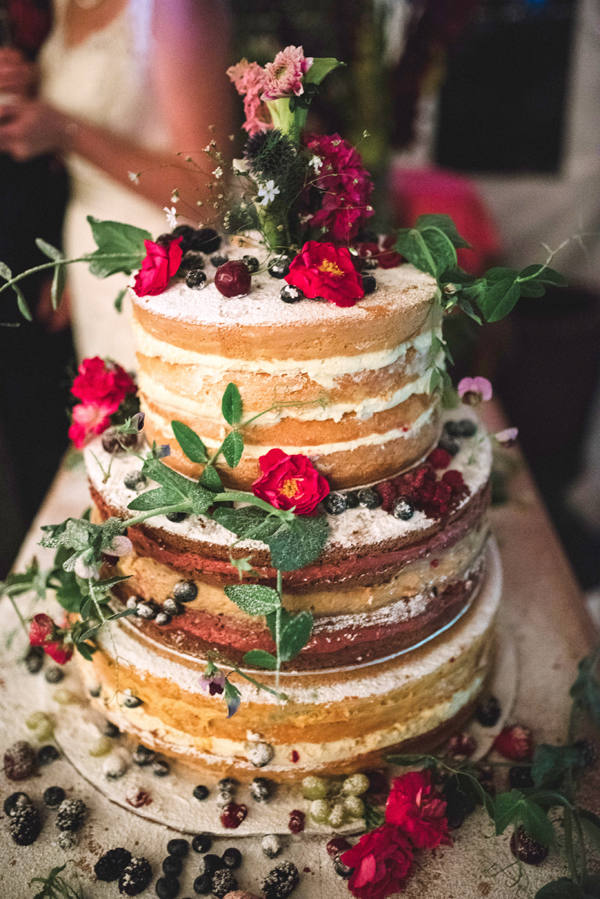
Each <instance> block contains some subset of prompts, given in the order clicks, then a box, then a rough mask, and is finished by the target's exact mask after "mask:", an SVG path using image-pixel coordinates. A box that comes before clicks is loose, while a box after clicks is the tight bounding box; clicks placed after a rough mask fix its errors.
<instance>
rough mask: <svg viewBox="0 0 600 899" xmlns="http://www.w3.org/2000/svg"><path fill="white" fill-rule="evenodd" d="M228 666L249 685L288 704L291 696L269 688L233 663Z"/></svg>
mask: <svg viewBox="0 0 600 899" xmlns="http://www.w3.org/2000/svg"><path fill="white" fill-rule="evenodd" d="M227 664H228V665H231V667H232V668H233V670H234V671H235V672H236V674H239V676H240V677H243V678H244V680H247V681H248V682H249V683H251V684H253V685H254V686H255V687H257V688H258V689H259V690H266V691H267V693H270V694H271V695H272V696H276V697H277V699H281V700H283V702H288V700H289V696H286V694H285V693H280V692H278V691H277V690H274V689H273V688H272V687H267V685H266V684H261V682H260V681H258V680H254V678H253V677H250V675H249V674H246V673H245V672H244V671H241V670H240V669H239V668H238V667H237V665H234V664H233V662H227Z"/></svg>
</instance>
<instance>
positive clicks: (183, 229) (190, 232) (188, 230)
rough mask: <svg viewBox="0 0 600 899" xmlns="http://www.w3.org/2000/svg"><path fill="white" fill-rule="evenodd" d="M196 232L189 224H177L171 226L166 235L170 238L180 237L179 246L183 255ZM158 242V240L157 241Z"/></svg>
mask: <svg viewBox="0 0 600 899" xmlns="http://www.w3.org/2000/svg"><path fill="white" fill-rule="evenodd" d="M195 234H196V229H195V228H192V226H191V225H177V227H175V228H173V230H172V231H171V234H170V235H168V236H169V237H170V238H171V240H173V238H175V239H177V238H178V237H181V243H180V244H179V246H180V247H181V252H182V253H183V254H184V255H185V253H187V251H188V250H189V248H190V245H191V242H192V238H193V237H194V235H195ZM157 242H158V241H157Z"/></svg>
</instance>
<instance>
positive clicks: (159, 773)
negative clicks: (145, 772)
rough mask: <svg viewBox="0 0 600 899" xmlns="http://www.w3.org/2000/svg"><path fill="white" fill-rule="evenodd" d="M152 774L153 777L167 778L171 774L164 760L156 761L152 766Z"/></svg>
mask: <svg viewBox="0 0 600 899" xmlns="http://www.w3.org/2000/svg"><path fill="white" fill-rule="evenodd" d="M152 773H153V774H154V776H155V777H167V775H168V774H170V773H171V768H170V766H169V763H168V762H165V761H164V759H158V760H157V761H156V762H154V764H153V765H152Z"/></svg>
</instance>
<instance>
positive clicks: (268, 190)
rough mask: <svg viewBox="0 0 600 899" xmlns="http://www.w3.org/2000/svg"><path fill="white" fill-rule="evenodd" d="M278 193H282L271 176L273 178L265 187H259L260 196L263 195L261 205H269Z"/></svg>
mask: <svg viewBox="0 0 600 899" xmlns="http://www.w3.org/2000/svg"><path fill="white" fill-rule="evenodd" d="M278 193H281V191H280V190H279V188H278V187H275V182H274V181H273V179H272V178H271V180H270V181H267V183H266V184H265V185H264V186H263V187H259V188H258V196H259V197H262V200H261V201H260V205H261V206H268V205H269V203H272V202H273V200H274V199H275V197H276V196H277V194H278Z"/></svg>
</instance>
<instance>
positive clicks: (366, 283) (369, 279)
mask: <svg viewBox="0 0 600 899" xmlns="http://www.w3.org/2000/svg"><path fill="white" fill-rule="evenodd" d="M362 284H363V290H364V292H365V296H367V295H368V294H370V293H374V292H375V290H376V289H377V278H376V277H375V275H363V276H362Z"/></svg>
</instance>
